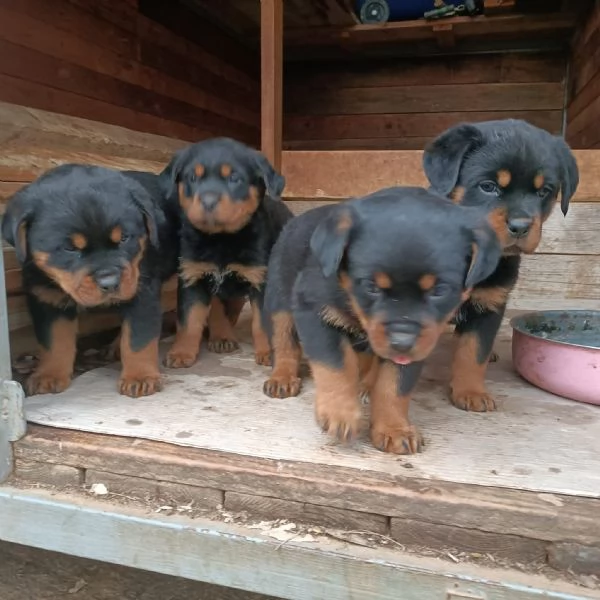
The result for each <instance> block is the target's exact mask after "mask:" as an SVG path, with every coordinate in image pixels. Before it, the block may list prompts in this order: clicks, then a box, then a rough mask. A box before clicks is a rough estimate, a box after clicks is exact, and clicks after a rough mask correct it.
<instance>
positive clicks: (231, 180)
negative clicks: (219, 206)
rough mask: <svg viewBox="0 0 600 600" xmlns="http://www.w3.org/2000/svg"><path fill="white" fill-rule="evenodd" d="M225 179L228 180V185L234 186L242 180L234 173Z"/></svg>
mask: <svg viewBox="0 0 600 600" xmlns="http://www.w3.org/2000/svg"><path fill="white" fill-rule="evenodd" d="M227 179H228V180H229V183H234V184H235V183H239V182H240V181H241V180H242V178H241V177H240V176H239V175H238V174H237V173H236V172H235V171H234V172H233V173H231V174H230V175H229V177H228V178H227Z"/></svg>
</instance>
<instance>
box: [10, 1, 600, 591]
mask: <svg viewBox="0 0 600 600" xmlns="http://www.w3.org/2000/svg"><path fill="white" fill-rule="evenodd" d="M355 4H356V3H355V2H353V1H351V0H285V1H283V0H261V1H260V2H259V0H232V1H225V2H213V1H209V0H172V1H171V2H164V1H161V0H120V1H119V2H113V1H111V0H54V1H53V2H48V1H47V0H0V148H1V151H0V211H2V210H3V206H4V202H5V200H6V198H7V197H9V196H10V195H11V194H12V193H13V192H14V191H16V190H18V189H19V188H20V187H21V186H22V185H23V184H25V183H27V182H29V181H31V180H32V179H34V178H35V177H36V176H37V175H39V174H41V173H42V172H43V171H44V170H46V169H48V168H50V167H52V166H55V165H57V164H61V163H65V162H83V163H94V164H100V165H106V166H111V167H116V168H120V169H129V168H136V169H145V170H150V171H154V172H158V171H160V170H161V169H162V168H163V166H164V165H165V163H166V162H167V161H168V159H169V157H170V156H171V154H172V153H173V152H174V151H175V150H177V149H178V148H181V147H182V146H184V145H185V144H186V143H189V142H191V141H196V140H200V139H203V138H207V137H210V136H215V135H227V136H231V137H235V138H237V139H239V140H241V141H244V142H246V143H249V144H252V145H254V146H257V147H258V146H262V149H263V151H264V152H265V154H266V155H267V156H268V157H269V158H270V160H271V161H272V162H273V164H274V165H275V166H276V167H277V168H281V170H282V172H283V173H284V175H285V176H286V179H287V186H286V190H285V192H284V196H285V201H286V202H288V203H289V205H290V207H291V208H292V209H293V210H294V212H296V213H299V212H302V211H304V210H307V209H308V208H310V207H312V206H316V205H319V204H321V203H324V202H339V201H343V200H345V199H347V198H349V197H351V196H356V195H360V194H363V193H367V192H370V191H373V190H376V189H377V188H380V187H383V186H388V185H392V184H412V185H424V184H425V179H424V176H423V174H422V169H421V156H422V150H423V147H424V145H425V144H426V143H427V141H428V140H430V139H432V137H434V136H435V135H437V134H438V133H440V132H441V131H443V130H444V129H446V128H447V127H449V126H451V125H453V124H456V123H458V122H461V121H482V120H488V119H498V118H505V117H516V118H524V119H527V120H529V121H530V122H532V123H533V124H535V125H538V126H540V127H543V128H545V129H547V130H548V131H551V132H552V133H556V134H563V135H565V137H566V139H567V141H568V142H569V144H571V146H572V148H573V149H574V151H575V155H576V158H577V161H578V164H579V169H580V178H581V183H580V186H579V189H578V191H577V194H576V197H575V198H574V202H573V204H572V206H571V208H570V211H569V214H568V217H567V218H566V219H565V218H563V216H562V214H561V213H560V211H558V210H556V211H554V213H553V215H552V217H551V219H550V220H549V221H548V223H547V225H546V226H545V232H544V237H543V243H542V245H541V246H540V248H539V250H538V252H537V253H536V254H535V255H533V256H530V257H527V258H526V259H525V261H524V265H523V270H522V272H523V275H522V277H521V279H520V281H519V285H518V287H517V289H516V290H515V292H514V294H513V296H512V298H511V304H510V310H511V315H512V314H514V312H515V311H523V310H530V309H540V308H599V307H600V237H599V236H598V228H599V226H600V204H598V203H599V202H600V4H598V2H596V3H593V2H587V1H584V0H572V1H570V2H561V1H560V0H544V1H543V2H542V1H536V0H522V1H520V0H516V1H514V0H512V1H500V0H495V1H492V0H485V3H484V4H485V14H484V15H481V16H476V17H469V16H456V17H452V18H447V19H440V20H437V21H433V22H428V21H425V20H423V19H420V20H418V21H405V22H389V23H385V24H376V25H362V24H360V23H359V22H358V19H357V17H356V14H355V12H354V9H355V7H356V6H355ZM261 50H262V52H261ZM3 261H4V270H5V271H4V275H5V278H4V281H5V285H6V300H7V303H6V309H5V308H4V306H3V303H2V302H1V300H2V299H0V308H2V314H0V328H2V329H1V330H0V359H2V364H0V384H2V385H3V387H2V388H0V398H2V407H3V408H2V413H0V479H1V478H2V477H3V476H4V475H7V474H8V473H9V471H12V474H11V478H10V479H9V481H8V483H6V484H5V485H4V486H0V539H4V540H8V541H13V542H19V543H24V544H30V545H33V546H38V547H42V548H47V549H52V550H57V551H61V552H65V553H72V554H76V555H80V556H87V557H90V558H96V559H99V560H105V561H109V562H116V563H121V564H126V565H131V566H137V567H141V568H144V569H151V570H156V571H160V572H164V573H170V574H175V575H180V576H184V577H189V578H192V579H198V580H202V581H208V582H213V583H219V584H222V585H226V586H230V587H236V588H240V589H245V590H249V591H255V592H259V593H263V594H269V595H272V596H278V597H282V598H290V599H298V600H308V599H312V598H329V599H332V600H337V599H340V600H341V599H347V598H361V599H362V598H365V599H367V598H373V599H375V598H381V599H386V600H387V599H392V598H407V599H419V600H426V599H427V600H428V599H429V598H431V599H435V598H440V599H442V598H447V599H458V598H471V599H485V598H489V599H494V600H526V599H533V598H538V597H551V598H561V599H567V598H569V599H587V598H600V475H599V474H600V468H599V465H600V445H599V443H600V442H599V440H600V410H599V409H597V408H596V407H592V406H586V405H579V404H575V403H572V402H569V401H567V400H563V399H559V398H556V397H553V396H551V395H549V394H545V393H543V392H541V391H540V390H538V389H536V388H533V387H532V386H530V385H529V384H527V383H526V382H524V381H523V380H520V379H519V378H518V377H517V376H516V375H515V374H514V372H513V369H512V365H511V361H510V331H509V330H508V328H506V327H505V328H504V329H503V333H502V334H501V335H500V339H499V341H498V344H497V348H496V349H497V350H498V351H499V353H500V360H499V361H498V363H495V364H494V365H492V366H491V367H490V371H489V379H490V382H491V384H490V385H491V386H492V388H493V390H494V391H495V393H496V395H497V396H498V397H499V399H500V403H501V410H500V411H499V412H498V413H497V414H495V415H472V414H468V415H467V414H463V413H461V412H460V411H457V410H456V409H454V408H452V407H450V406H449V404H448V402H447V400H446V398H445V392H444V389H445V387H444V386H445V383H444V382H445V381H446V380H445V377H446V371H447V364H448V361H449V359H448V356H449V355H448V352H449V348H448V344H446V342H444V343H442V345H441V347H440V349H439V351H438V352H437V353H436V355H435V356H434V357H433V358H432V361H431V362H432V365H431V368H430V370H429V371H428V372H426V374H425V377H424V380H425V381H424V383H423V385H422V386H421V388H420V390H418V391H417V394H416V396H415V402H414V405H415V410H416V411H417V416H416V420H417V421H418V422H419V425H420V426H421V427H422V429H423V430H424V432H425V436H426V439H427V441H428V445H427V447H426V450H425V452H424V453H423V454H421V455H418V456H414V457H395V456H389V455H384V454H382V453H379V452H377V451H376V450H374V449H373V448H372V447H369V445H368V444H367V443H366V442H364V443H363V442H358V443H357V444H355V445H353V446H351V447H342V446H338V445H334V444H331V443H330V442H329V440H327V439H326V438H325V436H324V435H323V434H321V433H320V432H319V431H318V429H317V427H316V425H315V423H314V420H313V416H312V408H311V402H310V399H311V398H310V393H311V389H310V385H308V387H307V392H306V394H305V395H303V396H302V397H300V398H299V399H289V400H286V401H283V400H278V401H276V402H274V401H272V400H270V399H267V398H265V397H263V396H262V391H261V390H262V380H263V379H264V378H265V377H266V373H265V371H264V370H261V369H260V367H255V366H254V365H253V364H252V360H251V358H250V356H249V354H248V353H247V351H246V350H244V351H242V352H241V353H238V354H235V355H230V356H226V357H224V358H220V357H217V356H215V355H212V356H210V355H209V354H208V353H207V352H205V353H204V354H203V355H202V358H201V361H200V364H199V365H198V368H197V369H196V367H194V369H195V370H194V373H193V374H192V375H189V376H187V377H191V378H192V379H189V378H188V379H186V375H181V376H180V375H179V374H172V373H171V374H169V376H168V379H167V387H166V389H167V390H168V389H169V385H173V386H176V385H180V386H182V387H180V388H177V389H178V390H179V391H181V395H180V396H177V395H173V394H171V395H169V393H168V392H167V391H166V392H164V394H165V395H157V396H155V397H153V399H148V400H144V401H139V402H137V401H136V402H133V401H131V400H129V399H122V398H117V397H116V392H115V391H114V387H110V386H109V388H106V387H102V386H104V385H105V383H106V381H107V380H110V378H111V377H114V374H115V371H114V369H112V367H111V366H108V367H103V368H101V369H95V370H91V371H89V372H87V373H85V374H84V375H81V377H79V378H78V379H76V380H75V382H74V384H73V386H72V388H71V389H70V390H68V391H67V392H65V394H64V395H59V396H56V397H55V398H53V399H51V400H48V399H45V400H37V399H36V398H35V397H34V398H32V399H28V400H26V402H25V407H26V416H27V418H28V420H29V423H28V424H27V432H26V433H25V435H23V429H24V419H23V416H22V414H21V413H20V412H19V406H20V404H21V400H22V399H21V396H20V391H19V387H18V386H17V385H15V384H14V383H13V382H12V381H10V380H11V379H12V378H13V377H14V378H16V377H17V373H16V369H15V372H14V373H13V377H11V375H10V369H9V356H8V340H7V339H6V338H7V337H9V338H10V350H11V360H12V361H13V365H14V366H15V367H18V366H19V364H21V362H22V360H23V359H22V357H23V355H24V354H25V355H28V354H30V353H31V352H33V350H34V346H33V338H32V334H31V327H30V321H29V317H28V315H27V310H26V304H25V299H24V297H23V295H22V290H21V280H20V271H19V266H18V264H17V261H16V258H15V255H14V252H13V250H12V249H11V248H9V247H8V246H4V247H3ZM0 294H2V295H4V294H3V290H2V287H1V286H0ZM163 303H164V309H165V313H172V311H173V309H174V306H175V287H174V284H173V282H170V283H168V284H167V285H165V288H164V290H163ZM117 325H118V323H117V322H116V321H115V320H114V319H112V318H101V317H98V316H95V317H83V318H82V319H81V322H80V333H81V336H82V338H83V339H84V340H86V341H87V342H86V343H87V345H86V346H85V347H86V348H88V349H89V348H92V349H93V347H94V344H95V343H96V341H97V340H98V339H99V338H98V337H97V336H98V334H99V333H101V332H105V331H107V330H112V329H114V328H115V327H116V326H117ZM7 330H8V331H9V334H10V335H9V336H8V335H7ZM447 341H448V343H450V340H447ZM111 369H112V370H111ZM78 382H79V383H78ZM82 382H84V383H82ZM78 386H79V387H78ZM184 388H185V389H184ZM106 389H110V391H108V392H106ZM98 390H100V391H98ZM90 394H91V396H89V395H90ZM186 394H187V396H186ZM194 394H195V396H194ZM184 396H185V398H184ZM192 396H194V397H195V400H193V399H192ZM65 398H66V399H65ZM89 398H92V399H91V400H90V399H89ZM165 399H166V401H165ZM165 405H166V406H165ZM136 411H137V412H136ZM94 484H96V485H97V484H103V485H104V486H105V487H106V488H107V491H108V493H107V494H104V495H100V496H94V495H93V494H91V493H90V490H92V489H95V490H99V489H100V490H102V486H101V487H100V488H98V487H93V486H94ZM282 520H283V521H282ZM84 536H85V541H83V542H82V540H83V539H84Z"/></svg>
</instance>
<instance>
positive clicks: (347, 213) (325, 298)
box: [263, 187, 501, 454]
mask: <svg viewBox="0 0 600 600" xmlns="http://www.w3.org/2000/svg"><path fill="white" fill-rule="evenodd" d="M485 216H486V213H485V212H482V211H477V210H476V209H467V208H462V207H459V206H456V205H455V204H453V203H451V202H449V201H448V200H446V199H445V198H443V197H441V196H438V195H435V194H433V193H430V192H428V191H427V190H425V189H422V188H409V187H406V188H403V187H396V188H388V189H385V190H381V191H379V192H376V193H374V194H371V195H369V196H365V197H363V198H358V199H353V200H350V201H348V202H344V203H341V204H337V205H329V206H323V207H319V208H315V209H312V210H310V211H308V212H306V213H304V214H302V215H300V216H298V217H295V218H294V219H293V220H292V221H290V222H289V223H288V224H287V225H286V226H285V228H284V229H283V231H282V233H281V236H280V237H279V240H278V241H277V243H276V244H275V247H274V249H273V252H272V255H271V260H270V262H269V270H268V275H267V287H266V295H265V303H264V311H263V319H264V326H265V329H266V330H267V332H268V333H269V336H270V340H271V343H272V348H273V371H272V374H271V377H270V379H268V380H267V381H266V382H265V384H264V392H265V394H266V395H268V396H271V397H277V398H285V397H288V396H295V395H297V394H298V393H299V391H300V384H301V382H300V378H299V363H300V358H301V348H302V349H303V351H304V353H305V355H306V357H307V359H308V361H309V363H310V367H311V370H312V374H313V377H314V380H315V386H316V404H315V409H316V419H317V421H318V423H319V424H320V425H321V427H322V428H323V429H324V430H325V431H327V432H328V433H329V434H331V435H334V436H337V437H338V438H340V439H349V438H351V437H352V436H354V435H355V434H356V433H357V431H358V429H359V426H360V421H361V407H360V402H359V395H360V394H361V392H362V391H364V390H363V389H362V386H364V387H365V388H366V391H367V392H368V393H369V397H370V403H371V440H372V442H373V444H374V445H375V447H377V448H379V449H380V450H383V451H386V452H394V453H398V454H406V453H413V452H416V451H418V450H419V449H420V447H421V443H422V440H421V436H420V434H419V432H418V430H417V429H416V428H415V427H414V426H413V425H411V423H410V421H409V418H408V408H409V400H410V394H411V391H412V390H413V388H414V387H415V385H416V383H417V380H418V378H419V375H420V373H421V369H422V367H423V361H424V360H425V359H426V357H427V356H428V355H429V354H430V353H431V351H432V350H433V348H434V347H435V346H436V343H437V341H438V338H439V336H440V334H441V333H442V332H443V331H444V329H445V328H446V326H447V324H448V322H449V321H450V319H451V318H452V317H453V315H454V313H455V311H456V309H457V308H458V307H459V306H460V304H461V303H462V302H463V301H464V299H465V295H466V294H468V291H469V290H470V288H472V287H473V286H474V285H475V284H476V283H478V282H480V281H482V280H483V279H485V278H486V277H488V276H489V275H490V273H492V271H493V270H494V269H495V268H496V265H497V263H498V260H499V258H500V253H501V247H500V244H499V242H498V240H497V239H496V235H495V232H494V230H493V228H492V227H491V225H490V224H489V223H488V222H487V221H486V219H485ZM361 379H362V380H363V381H361Z"/></svg>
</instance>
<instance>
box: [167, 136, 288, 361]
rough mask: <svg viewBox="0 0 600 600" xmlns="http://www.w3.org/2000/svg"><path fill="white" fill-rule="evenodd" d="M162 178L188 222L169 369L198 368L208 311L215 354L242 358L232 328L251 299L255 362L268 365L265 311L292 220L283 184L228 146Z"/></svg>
mask: <svg viewBox="0 0 600 600" xmlns="http://www.w3.org/2000/svg"><path fill="white" fill-rule="evenodd" d="M163 177H169V178H170V180H171V182H172V186H173V188H174V189H173V191H172V193H171V201H172V202H173V203H174V204H176V205H177V206H178V207H179V209H180V211H181V216H182V221H183V223H182V227H181V260H180V265H179V286H178V303H177V313H178V329H177V334H176V337H175V341H174V343H173V346H172V347H171V349H170V350H169V352H168V354H167V356H166V359H165V365H166V366H168V367H172V368H179V367H190V366H191V365H193V364H194V362H195V361H196V359H197V357H198V353H199V351H200V342H201V339H202V333H203V330H204V327H205V325H206V323H207V317H208V314H209V307H211V311H210V315H211V316H210V320H209V323H208V325H209V331H210V339H209V347H210V348H211V349H212V350H214V351H216V352H231V351H233V350H235V349H236V348H237V342H236V339H235V334H234V332H233V324H234V323H235V320H236V319H237V314H239V308H240V305H239V299H240V298H243V297H246V296H249V297H250V301H251V304H252V313H253V315H252V336H253V340H254V350H255V356H256V362H257V363H258V364H268V361H269V359H270V349H269V344H268V340H267V337H266V335H265V333H264V332H263V329H262V325H261V320H260V310H261V307H262V299H263V290H264V279H265V274H266V271H267V262H268V260H269V255H270V252H271V248H272V246H273V244H274V242H275V240H276V239H277V236H278V235H279V232H280V230H281V228H282V227H283V225H284V223H285V222H286V221H287V220H288V219H290V218H291V217H292V216H293V215H292V213H291V211H290V210H289V209H288V208H287V207H286V206H285V204H283V202H281V201H280V199H279V196H280V194H281V192H282V191H283V187H284V184H285V180H284V178H283V177H282V176H281V175H279V174H278V173H276V172H275V170H274V169H273V167H272V166H271V164H270V163H269V161H268V160H267V159H266V158H265V157H264V156H263V155H262V154H260V153H259V152H257V151H256V150H253V149H252V148H249V147H248V146H245V145H244V144H241V143H239V142H236V141H235V140H232V139H228V138H216V139H211V140H207V141H204V142H200V143H198V144H193V145H192V146H189V147H187V148H185V149H184V150H182V151H180V152H179V153H178V154H177V155H176V156H175V157H174V159H173V160H172V161H171V163H170V164H169V166H168V167H167V169H166V170H165V172H164V173H163ZM265 192H268V195H265ZM211 301H212V306H211ZM224 303H225V304H224ZM236 303H237V304H238V306H237V308H236V307H235V304H236ZM226 304H229V305H230V306H229V307H228V308H230V311H229V315H228V314H227V312H228V311H227V310H226Z"/></svg>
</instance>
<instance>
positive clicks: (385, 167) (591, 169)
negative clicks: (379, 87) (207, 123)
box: [282, 150, 600, 202]
mask: <svg viewBox="0 0 600 600" xmlns="http://www.w3.org/2000/svg"><path fill="white" fill-rule="evenodd" d="M574 155H575V158H576V160H577V163H578V165H579V170H580V184H579V187H578V189H577V192H576V194H575V197H574V200H575V201H579V202H585V201H588V202H595V201H600V178H599V177H598V175H597V174H598V173H600V153H599V152H597V151H595V150H575V151H574ZM282 170H283V174H284V175H285V177H286V188H285V191H284V195H285V197H286V198H294V197H296V198H315V199H318V198H319V197H321V198H323V197H325V198H349V197H351V196H360V195H363V194H368V193H371V192H374V191H376V190H378V189H380V188H382V187H388V186H392V185H419V186H423V185H428V184H427V180H426V178H425V175H424V174H423V167H422V152H420V151H408V150H407V151H402V150H398V151H363V152H360V151H357V152H353V151H335V152H333V151H331V152H328V151H323V152H319V151H315V152H308V151H307V152H284V153H283V164H282Z"/></svg>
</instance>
